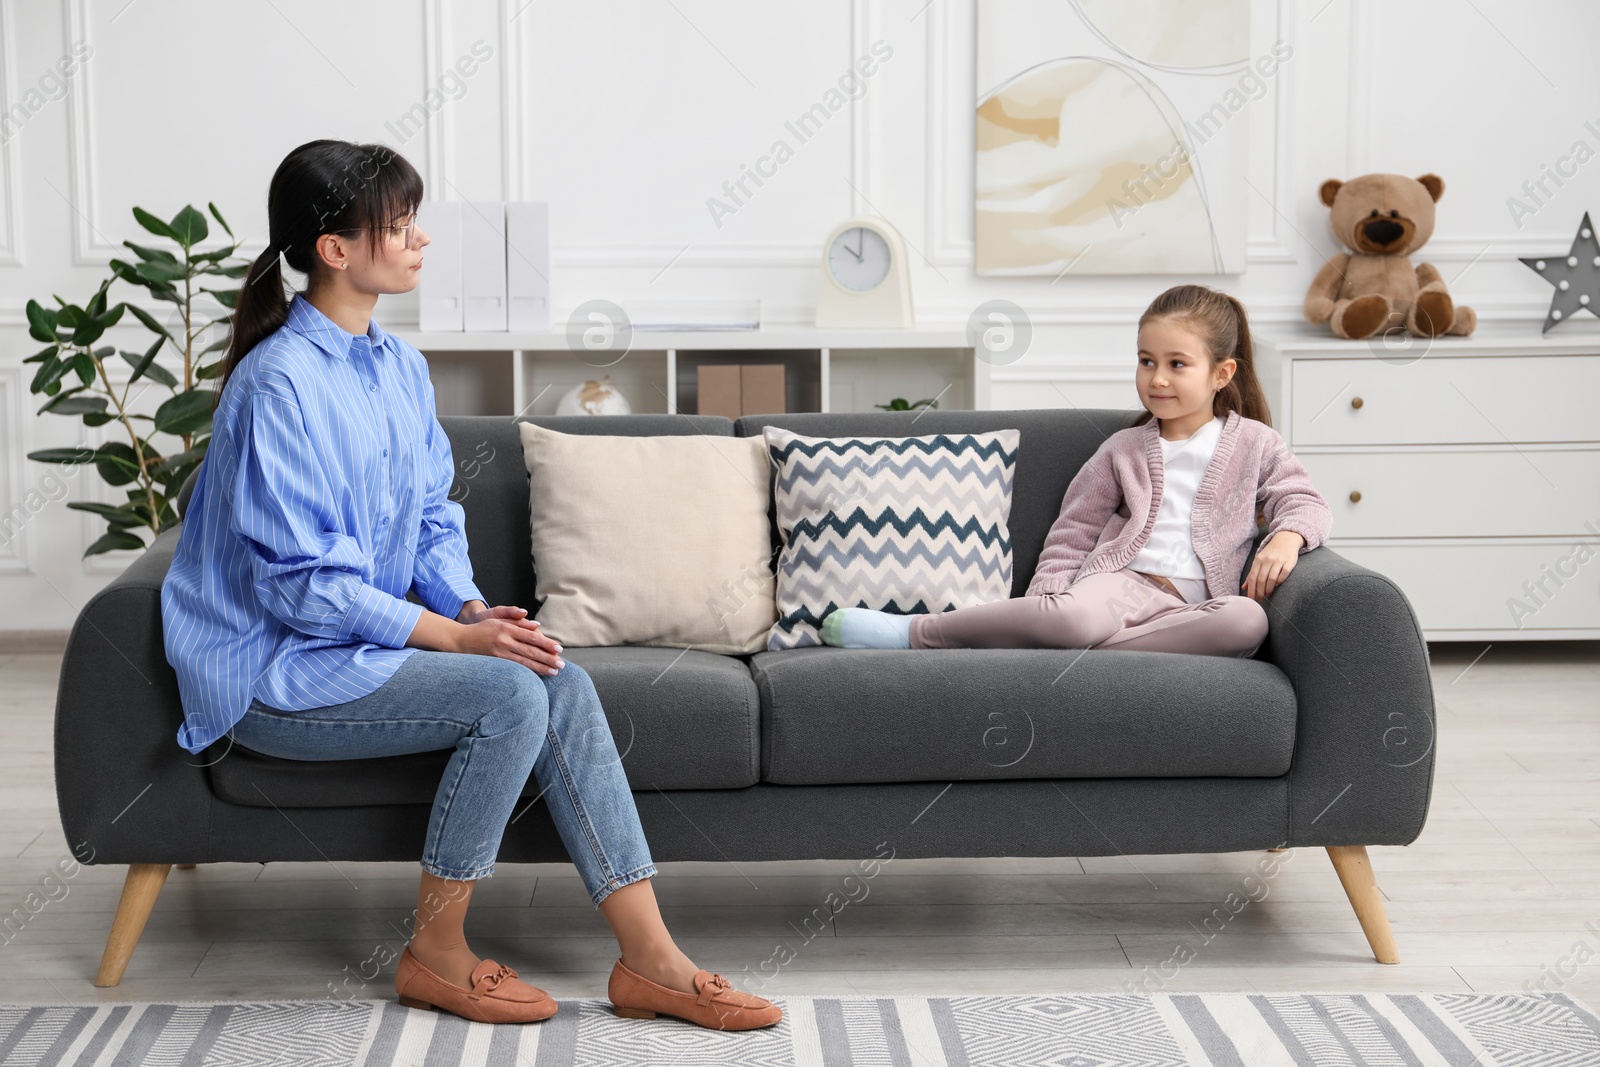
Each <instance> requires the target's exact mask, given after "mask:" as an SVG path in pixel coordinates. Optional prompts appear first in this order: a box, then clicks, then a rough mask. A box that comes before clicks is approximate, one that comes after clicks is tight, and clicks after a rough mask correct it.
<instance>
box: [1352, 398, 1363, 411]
mask: <svg viewBox="0 0 1600 1067" xmlns="http://www.w3.org/2000/svg"><path fill="white" fill-rule="evenodd" d="M1363 403H1365V401H1363V400H1362V399H1361V398H1360V397H1359V396H1358V397H1354V398H1352V399H1351V401H1350V406H1351V407H1353V408H1358V407H1360V406H1361V405H1362V404H1363Z"/></svg>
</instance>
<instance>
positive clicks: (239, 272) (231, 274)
mask: <svg viewBox="0 0 1600 1067" xmlns="http://www.w3.org/2000/svg"><path fill="white" fill-rule="evenodd" d="M208 273H212V274H221V275H223V276H224V277H228V278H243V277H244V276H245V275H246V274H249V273H250V264H248V263H236V264H233V265H231V266H226V265H225V266H220V267H218V268H217V269H216V270H215V271H209V272H208Z"/></svg>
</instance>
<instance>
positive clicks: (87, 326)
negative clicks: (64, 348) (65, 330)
mask: <svg viewBox="0 0 1600 1067" xmlns="http://www.w3.org/2000/svg"><path fill="white" fill-rule="evenodd" d="M105 332H106V328H105V324H104V323H102V322H101V321H100V320H99V319H88V318H86V319H84V320H82V321H81V322H79V323H78V327H77V329H75V330H73V331H72V343H73V344H75V345H92V344H94V343H95V342H96V341H98V340H100V335H101V334H103V333H105Z"/></svg>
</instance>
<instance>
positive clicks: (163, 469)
mask: <svg viewBox="0 0 1600 1067" xmlns="http://www.w3.org/2000/svg"><path fill="white" fill-rule="evenodd" d="M210 444H211V438H209V437H204V438H201V440H200V443H199V444H197V445H195V446H194V447H193V448H190V449H187V450H186V451H183V452H179V453H178V454H176V455H173V456H168V457H167V458H166V459H164V460H162V461H161V462H160V463H158V464H156V465H155V466H153V467H150V468H149V471H150V473H151V474H152V475H153V476H156V477H162V476H164V475H167V474H171V473H172V472H173V471H174V470H176V469H177V468H179V467H182V466H184V465H185V464H189V463H198V462H199V461H200V460H202V459H204V458H205V454H206V448H207V447H208V446H209V445H210Z"/></svg>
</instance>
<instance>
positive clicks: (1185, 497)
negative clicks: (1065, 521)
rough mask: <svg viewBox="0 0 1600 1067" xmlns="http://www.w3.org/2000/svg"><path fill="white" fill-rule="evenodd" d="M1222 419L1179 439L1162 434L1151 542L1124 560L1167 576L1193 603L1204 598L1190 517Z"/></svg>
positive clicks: (1132, 567)
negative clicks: (1158, 492)
mask: <svg viewBox="0 0 1600 1067" xmlns="http://www.w3.org/2000/svg"><path fill="white" fill-rule="evenodd" d="M1226 421H1227V420H1226V419H1224V418H1223V417H1222V416H1221V415H1218V416H1216V417H1214V418H1213V419H1212V420H1211V421H1210V422H1208V423H1206V424H1205V425H1204V426H1202V427H1200V428H1199V429H1198V430H1196V431H1195V432H1194V433H1192V434H1190V435H1189V436H1188V437H1186V438H1184V439H1183V440H1182V441H1169V440H1167V439H1166V438H1165V437H1161V460H1162V463H1163V465H1164V468H1165V478H1164V480H1163V482H1162V486H1161V506H1160V508H1159V509H1158V510H1157V511H1156V524H1155V528H1154V529H1153V530H1151V531H1150V540H1149V541H1147V542H1145V546H1144V547H1143V548H1142V549H1140V550H1139V553H1138V555H1136V556H1134V557H1133V562H1132V563H1129V564H1128V569H1129V570H1135V571H1143V572H1144V573H1146V574H1159V575H1161V576H1162V577H1164V578H1166V579H1167V580H1168V581H1170V582H1171V583H1172V584H1173V585H1175V586H1177V587H1178V592H1179V593H1181V594H1183V599H1184V601H1185V602H1186V603H1189V604H1198V603H1200V602H1201V601H1203V600H1205V599H1207V597H1208V593H1207V592H1206V572H1205V568H1204V567H1203V566H1202V564H1201V562H1200V557H1199V556H1198V555H1196V554H1195V550H1194V537H1193V534H1192V532H1191V530H1192V526H1191V517H1192V512H1193V510H1194V497H1195V493H1196V492H1198V491H1199V489H1200V479H1201V478H1202V477H1203V476H1204V475H1205V472H1206V467H1208V466H1209V465H1210V464H1211V457H1212V456H1213V455H1214V454H1215V453H1216V450H1217V441H1218V439H1219V438H1220V437H1221V436H1222V425H1223V423H1224V422H1226ZM1157 436H1159V435H1157Z"/></svg>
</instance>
